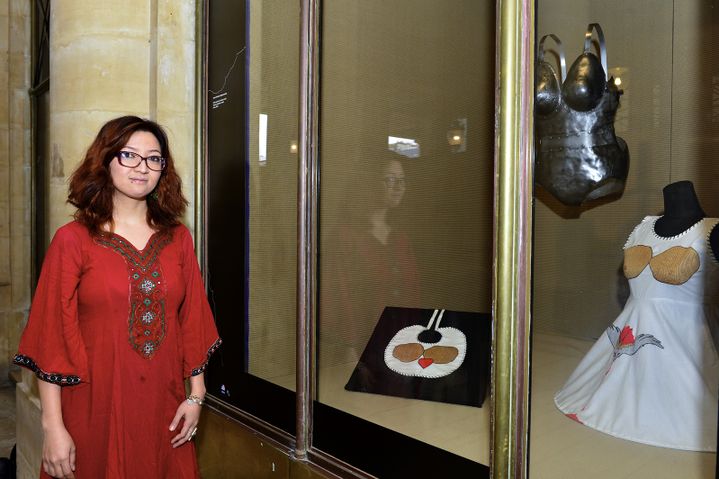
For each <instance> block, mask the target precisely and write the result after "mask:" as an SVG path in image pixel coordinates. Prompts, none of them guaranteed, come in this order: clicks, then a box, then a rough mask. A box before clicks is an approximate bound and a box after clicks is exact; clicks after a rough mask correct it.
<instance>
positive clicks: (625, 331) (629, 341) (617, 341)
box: [607, 325, 664, 359]
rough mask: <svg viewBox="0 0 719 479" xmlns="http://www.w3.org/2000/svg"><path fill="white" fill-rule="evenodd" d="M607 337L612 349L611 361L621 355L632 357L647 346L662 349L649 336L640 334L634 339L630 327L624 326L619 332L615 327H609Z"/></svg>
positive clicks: (662, 347) (656, 341)
mask: <svg viewBox="0 0 719 479" xmlns="http://www.w3.org/2000/svg"><path fill="white" fill-rule="evenodd" d="M607 337H608V338H609V341H610V342H611V343H612V346H613V347H614V353H613V354H612V359H617V358H618V357H619V356H621V355H622V354H626V355H628V356H633V355H634V354H636V352H637V351H639V349H641V348H642V347H644V346H646V345H647V344H651V345H652V346H657V347H658V348H659V349H664V346H662V342H661V341H659V340H658V339H657V338H655V337H654V336H653V335H651V334H640V335H639V336H637V337H636V338H635V337H634V331H632V328H631V326H624V328H622V329H621V330H620V329H619V328H618V327H617V326H614V325H611V326H609V327H608V328H607Z"/></svg>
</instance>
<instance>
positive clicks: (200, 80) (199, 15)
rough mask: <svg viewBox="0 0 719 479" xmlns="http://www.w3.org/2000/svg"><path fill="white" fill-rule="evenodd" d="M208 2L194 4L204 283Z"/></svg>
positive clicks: (198, 227)
mask: <svg viewBox="0 0 719 479" xmlns="http://www.w3.org/2000/svg"><path fill="white" fill-rule="evenodd" d="M208 13H209V3H208V2H207V1H205V0H196V1H195V185H194V187H195V211H194V219H195V251H196V254H197V261H198V263H199V264H200V271H202V279H203V281H204V283H205V284H207V255H206V254H205V238H206V237H207V221H206V218H207V190H206V188H205V187H204V185H205V172H206V171H207V118H206V111H207V55H208V51H207V47H208V41H207V33H208V22H209V14H208Z"/></svg>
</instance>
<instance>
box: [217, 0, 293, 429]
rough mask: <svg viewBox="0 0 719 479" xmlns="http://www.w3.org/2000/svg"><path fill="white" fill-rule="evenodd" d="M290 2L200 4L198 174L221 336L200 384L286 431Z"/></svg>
mask: <svg viewBox="0 0 719 479" xmlns="http://www.w3.org/2000/svg"><path fill="white" fill-rule="evenodd" d="M293 5H294V7H293V8H288V4H287V2H284V1H279V0H276V1H262V2H212V3H211V4H210V6H209V8H210V19H209V46H208V52H209V54H208V57H209V58H208V63H209V65H208V152H209V158H208V163H209V164H208V174H207V191H208V232H207V241H208V243H207V244H208V246H207V257H208V280H209V281H208V283H209V292H210V299H211V301H212V304H213V307H214V311H215V315H216V319H217V323H218V328H219V330H220V335H221V336H222V338H223V340H224V345H223V347H222V348H220V350H219V351H218V354H216V355H215V356H216V358H213V361H212V363H211V368H210V371H209V374H208V382H209V387H208V391H209V392H210V393H212V394H213V395H215V396H217V397H219V398H221V399H223V400H224V401H226V402H229V403H231V404H233V405H235V406H237V407H239V408H240V409H243V410H245V411H247V412H249V413H250V414H253V415H255V416H257V417H260V418H262V419H264V420H266V421H268V422H270V423H272V424H273V425H275V426H278V427H280V428H282V429H284V430H285V431H288V432H290V433H292V432H293V431H294V428H295V420H294V411H295V405H294V394H293V393H292V391H293V390H294V387H295V330H296V326H295V317H296V314H295V300H296V295H295V285H296V243H297V235H296V223H297V219H296V218H297V206H296V205H297V201H296V196H297V193H296V191H297V188H296V185H297V147H296V142H297V128H298V120H297V118H298V105H299V73H298V72H299V22H300V18H299V5H298V4H296V3H295V4H293ZM247 391H252V394H244V393H243V392H247Z"/></svg>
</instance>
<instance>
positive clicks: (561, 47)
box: [537, 33, 606, 83]
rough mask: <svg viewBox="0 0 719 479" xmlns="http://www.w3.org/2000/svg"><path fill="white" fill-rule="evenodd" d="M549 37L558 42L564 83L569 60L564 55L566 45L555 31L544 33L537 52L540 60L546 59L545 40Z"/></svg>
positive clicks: (561, 79) (561, 80) (562, 81)
mask: <svg viewBox="0 0 719 479" xmlns="http://www.w3.org/2000/svg"><path fill="white" fill-rule="evenodd" d="M547 37H549V38H551V39H552V40H554V43H556V44H557V50H558V51H559V68H560V70H561V74H562V77H561V78H560V83H564V79H565V78H566V77H567V60H566V58H565V56H564V45H562V41H561V40H560V39H559V37H558V36H556V35H555V34H554V33H550V34H549V35H544V36H543V37H542V39H541V40H539V49H538V52H537V60H538V61H540V62H543V61H544V40H546V39H547ZM605 70H606V69H605Z"/></svg>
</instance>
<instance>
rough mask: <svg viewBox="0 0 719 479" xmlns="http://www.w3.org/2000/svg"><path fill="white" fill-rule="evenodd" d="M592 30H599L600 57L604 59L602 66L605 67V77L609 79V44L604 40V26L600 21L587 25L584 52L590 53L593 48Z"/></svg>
mask: <svg viewBox="0 0 719 479" xmlns="http://www.w3.org/2000/svg"><path fill="white" fill-rule="evenodd" d="M592 30H594V31H596V32H597V39H598V40H599V57H600V59H601V61H602V68H604V77H605V78H606V79H607V81H608V80H609V70H607V44H606V43H605V42H604V32H603V31H602V27H600V26H599V24H598V23H590V24H589V25H588V26H587V32H586V33H585V34H584V53H589V50H591V49H592Z"/></svg>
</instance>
